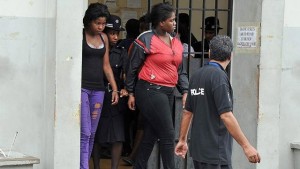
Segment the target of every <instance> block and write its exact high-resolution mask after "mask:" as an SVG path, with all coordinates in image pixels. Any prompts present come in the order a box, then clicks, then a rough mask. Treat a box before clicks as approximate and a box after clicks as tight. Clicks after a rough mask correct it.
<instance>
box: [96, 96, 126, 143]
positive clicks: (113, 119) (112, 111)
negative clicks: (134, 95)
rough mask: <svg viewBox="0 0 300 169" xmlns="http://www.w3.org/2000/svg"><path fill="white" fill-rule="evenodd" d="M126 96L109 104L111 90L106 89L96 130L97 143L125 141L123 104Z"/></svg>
mask: <svg viewBox="0 0 300 169" xmlns="http://www.w3.org/2000/svg"><path fill="white" fill-rule="evenodd" d="M125 100H127V99H126V98H120V99H119V103H118V104H117V105H111V92H108V91H106V93H105V96H104V101H103V108H102V112H101V116H100V120H99V124H98V128H97V131H96V136H95V141H96V142H97V143H99V144H103V143H115V142H124V141H125V131H124V114H125V113H124V108H123V107H124V106H126V105H124V104H126V102H125Z"/></svg>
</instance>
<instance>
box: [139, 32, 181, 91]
mask: <svg viewBox="0 0 300 169" xmlns="http://www.w3.org/2000/svg"><path fill="white" fill-rule="evenodd" d="M170 38H171V46H169V45H167V44H166V43H165V42H164V41H162V40H161V39H159V37H157V36H155V35H154V36H152V38H151V42H150V49H149V51H147V57H146V60H145V61H144V65H143V66H142V68H141V70H140V72H139V75H138V77H139V79H142V80H145V81H148V82H150V83H154V84H158V85H162V86H168V87H175V86H176V84H177V80H178V72H177V70H178V66H179V65H180V64H181V62H182V53H183V47H182V43H181V42H180V41H179V39H178V38H173V37H171V36H170Z"/></svg>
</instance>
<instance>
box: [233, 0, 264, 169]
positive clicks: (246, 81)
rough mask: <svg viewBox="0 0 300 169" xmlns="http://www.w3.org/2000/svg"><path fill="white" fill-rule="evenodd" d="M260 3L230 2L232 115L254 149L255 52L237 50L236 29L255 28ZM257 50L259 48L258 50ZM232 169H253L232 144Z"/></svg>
mask: <svg viewBox="0 0 300 169" xmlns="http://www.w3.org/2000/svg"><path fill="white" fill-rule="evenodd" d="M261 3H262V2H261V0H253V1H248V0H241V1H234V6H233V33H232V35H233V37H232V39H233V41H234V43H235V48H234V55H233V58H232V62H231V68H232V69H231V81H232V86H233V92H234V111H233V113H234V115H235V116H236V118H237V120H238V122H239V124H240V126H241V128H242V130H243V132H244V134H245V135H246V137H247V138H248V140H249V141H250V143H251V144H252V145H253V146H254V147H256V139H257V138H256V136H257V117H258V95H259V88H258V85H259V61H260V53H259V50H257V49H253V50H247V49H237V46H236V42H237V28H238V27H239V26H257V25H259V23H260V21H261ZM258 49H259V47H258ZM232 161H233V167H234V168H243V169H253V168H255V165H253V164H250V163H249V162H248V160H247V158H246V156H245V155H244V152H243V150H242V148H241V147H240V146H239V145H238V144H237V143H236V142H235V141H234V146H233V157H232Z"/></svg>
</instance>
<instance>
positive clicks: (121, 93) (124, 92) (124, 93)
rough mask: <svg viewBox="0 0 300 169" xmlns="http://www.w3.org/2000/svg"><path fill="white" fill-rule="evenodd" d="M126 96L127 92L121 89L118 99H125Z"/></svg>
mask: <svg viewBox="0 0 300 169" xmlns="http://www.w3.org/2000/svg"><path fill="white" fill-rule="evenodd" d="M126 96H128V92H127V90H126V89H121V91H120V97H126Z"/></svg>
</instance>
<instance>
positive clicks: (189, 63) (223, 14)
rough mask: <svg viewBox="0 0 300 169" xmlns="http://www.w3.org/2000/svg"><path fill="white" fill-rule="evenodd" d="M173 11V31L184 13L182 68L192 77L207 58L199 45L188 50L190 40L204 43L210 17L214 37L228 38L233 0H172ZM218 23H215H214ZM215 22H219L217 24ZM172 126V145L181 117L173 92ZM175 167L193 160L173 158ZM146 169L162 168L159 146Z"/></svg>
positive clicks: (186, 168)
mask: <svg viewBox="0 0 300 169" xmlns="http://www.w3.org/2000/svg"><path fill="white" fill-rule="evenodd" d="M158 2H166V0H162V1H158V0H148V11H150V9H151V6H152V5H153V4H154V3H158ZM170 3H172V4H173V6H174V7H175V8H176V16H177V28H178V25H179V24H178V23H179V14H180V13H186V14H188V16H189V17H188V22H187V23H188V25H189V26H188V27H189V31H188V37H187V39H188V42H187V44H188V51H187V52H185V53H184V54H187V57H186V58H184V59H186V62H184V63H185V66H186V69H187V72H188V75H189V76H190V75H192V74H193V72H194V71H195V70H197V69H198V68H199V67H202V66H203V65H204V63H205V60H206V59H205V55H207V51H205V46H204V43H202V45H201V47H200V50H198V51H194V52H192V51H191V48H190V47H191V46H193V41H195V38H193V35H194V37H196V39H197V41H198V42H199V41H202V42H204V38H205V33H206V32H205V29H202V28H205V18H207V17H210V16H213V17H215V18H214V19H215V21H214V24H215V27H218V26H221V27H222V30H221V31H220V32H219V30H218V29H215V34H222V35H228V36H229V37H231V36H232V35H231V32H232V8H233V7H232V5H233V0H172V2H170ZM218 20H219V21H218ZM218 22H219V23H218ZM177 30H178V29H177ZM191 55H198V56H200V57H192V56H191ZM227 72H228V75H230V73H229V72H230V65H229V66H228V67H227ZM173 112H174V116H173V117H174V118H173V119H174V126H175V132H176V133H175V143H177V141H178V137H179V128H180V123H181V114H182V102H181V94H180V93H179V92H178V91H177V92H176V97H175V102H174V107H173ZM175 167H176V169H193V168H194V166H193V161H192V158H191V157H190V156H189V154H188V155H187V157H186V158H185V159H182V158H179V157H177V156H175ZM148 168H149V169H163V165H162V161H161V158H160V151H159V147H158V146H157V145H155V147H154V149H153V152H152V154H151V156H150V159H149V161H148Z"/></svg>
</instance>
